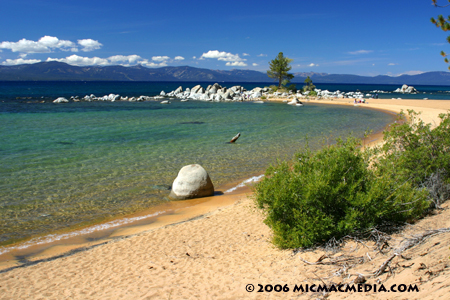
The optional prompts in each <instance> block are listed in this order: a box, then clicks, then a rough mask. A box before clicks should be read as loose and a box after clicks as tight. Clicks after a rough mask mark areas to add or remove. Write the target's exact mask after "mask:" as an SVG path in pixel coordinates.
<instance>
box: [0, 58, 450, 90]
mask: <svg viewBox="0 0 450 300" xmlns="http://www.w3.org/2000/svg"><path fill="white" fill-rule="evenodd" d="M294 76H295V77H294V79H293V80H292V83H303V82H304V80H305V79H306V77H307V76H310V78H311V79H312V80H313V82H314V83H341V84H408V85H450V72H441V71H436V72H426V73H422V74H418V75H401V76H396V77H393V76H387V75H379V76H373V77H371V76H359V75H350V74H328V73H314V72H308V73H305V72H301V73H294ZM0 81H194V82H268V83H269V82H274V81H273V80H272V79H271V78H269V77H267V74H266V73H264V72H259V71H252V70H238V69H234V70H209V69H201V68H195V67H189V66H181V67H161V68H147V67H144V66H140V65H138V66H131V67H124V66H85V67H78V66H72V65H69V64H66V63H62V62H40V63H36V64H24V65H16V66H0Z"/></svg>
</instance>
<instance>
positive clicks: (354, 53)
mask: <svg viewBox="0 0 450 300" xmlns="http://www.w3.org/2000/svg"><path fill="white" fill-rule="evenodd" d="M372 52H373V50H358V51H351V52H348V53H349V54H352V55H358V54H368V53H372Z"/></svg>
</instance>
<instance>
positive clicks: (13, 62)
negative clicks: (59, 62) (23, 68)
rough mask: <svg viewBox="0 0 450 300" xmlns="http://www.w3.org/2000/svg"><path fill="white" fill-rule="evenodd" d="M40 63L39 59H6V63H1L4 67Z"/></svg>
mask: <svg viewBox="0 0 450 300" xmlns="http://www.w3.org/2000/svg"><path fill="white" fill-rule="evenodd" d="M38 62H41V60H40V59H23V58H18V59H7V60H6V61H4V62H2V65H5V66H15V65H23V64H35V63H38Z"/></svg>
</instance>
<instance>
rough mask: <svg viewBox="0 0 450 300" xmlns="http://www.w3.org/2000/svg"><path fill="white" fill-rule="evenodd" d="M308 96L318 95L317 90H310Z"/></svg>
mask: <svg viewBox="0 0 450 300" xmlns="http://www.w3.org/2000/svg"><path fill="white" fill-rule="evenodd" d="M308 96H311V97H316V96H317V92H316V91H311V92H309V94H308Z"/></svg>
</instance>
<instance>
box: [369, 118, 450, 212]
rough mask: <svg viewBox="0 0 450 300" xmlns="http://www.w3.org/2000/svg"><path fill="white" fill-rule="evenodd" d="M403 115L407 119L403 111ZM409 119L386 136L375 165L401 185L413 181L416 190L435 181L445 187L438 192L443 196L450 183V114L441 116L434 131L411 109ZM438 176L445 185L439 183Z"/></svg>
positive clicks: (397, 125) (396, 124) (376, 150)
mask: <svg viewBox="0 0 450 300" xmlns="http://www.w3.org/2000/svg"><path fill="white" fill-rule="evenodd" d="M400 116H401V117H402V118H404V117H405V115H404V113H403V112H402V113H401V114H400ZM407 118H408V122H404V123H399V122H398V123H395V124H393V125H392V127H391V129H390V130H389V131H386V132H385V133H384V141H385V143H384V145H383V146H382V147H380V148H379V149H375V150H374V151H375V153H374V154H375V155H376V154H377V153H381V154H382V155H377V156H376V157H377V159H376V160H375V161H374V166H375V168H376V170H377V172H378V173H383V174H389V176H391V177H392V178H395V179H396V180H397V181H399V182H400V181H407V180H408V181H411V182H412V183H413V185H414V186H416V187H421V186H424V185H427V184H428V183H429V182H430V180H434V181H435V182H434V185H435V186H436V184H439V185H443V186H442V187H441V188H440V189H441V191H438V193H441V194H442V192H443V191H444V190H445V189H446V186H448V184H449V183H450V135H449V133H450V113H447V114H441V115H439V118H440V119H441V122H440V124H439V125H438V126H437V127H436V128H434V129H432V128H431V124H425V123H424V122H423V121H422V120H420V119H419V114H418V113H416V112H414V111H412V110H408V116H407ZM436 177H439V178H438V179H437V180H439V181H442V182H436ZM428 189H430V187H428ZM431 192H433V190H431ZM445 193H447V192H445ZM437 197H439V196H437ZM434 200H435V201H439V199H434ZM441 200H443V199H441ZM437 204H438V203H437ZM437 206H439V205H437Z"/></svg>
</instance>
